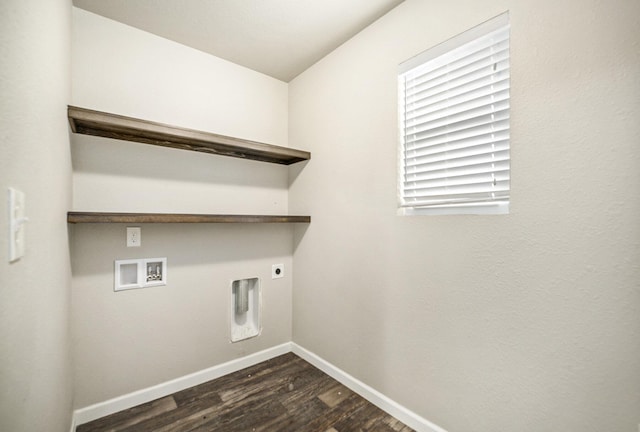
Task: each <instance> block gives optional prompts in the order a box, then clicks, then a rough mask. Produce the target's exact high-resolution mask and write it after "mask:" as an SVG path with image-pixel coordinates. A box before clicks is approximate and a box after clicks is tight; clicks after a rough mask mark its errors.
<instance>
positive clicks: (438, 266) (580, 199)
mask: <svg viewBox="0 0 640 432" xmlns="http://www.w3.org/2000/svg"><path fill="white" fill-rule="evenodd" d="M505 10H509V11H510V14H511V24H512V28H511V55H512V57H511V58H512V60H511V67H512V81H511V84H512V93H511V102H512V105H511V106H512V109H511V115H512V122H511V126H512V195H511V214H509V215H506V216H432V217H400V216H396V145H397V144H396V142H397V129H396V125H397V121H396V67H397V65H398V64H399V63H401V62H403V61H404V60H406V59H408V58H410V57H412V56H414V55H416V54H418V53H420V52H421V51H423V50H425V49H427V48H429V47H431V46H434V45H436V44H438V43H439V42H442V41H444V40H446V39H448V38H450V37H452V36H454V35H456V34H458V33H460V32H462V31H464V30H466V29H468V28H470V27H472V26H474V25H476V24H478V23H481V22H483V21H485V20H487V19H489V18H491V17H493V16H495V15H498V14H500V13H501V12H504V11H505ZM639 17H640V3H639V2H637V1H622V0H621V1H613V2H597V1H586V2H584V1H560V2H558V1H555V2H552V1H543V2H540V1H507V0H502V1H497V0H491V1H484V2H476V1H465V0H453V1H448V2H431V1H423V0H407V1H406V2H405V3H403V4H402V5H400V6H399V7H398V8H396V9H395V10H393V11H392V12H390V13H389V14H388V15H386V16H385V17H383V18H382V19H380V20H379V21H378V22H376V23H375V24H373V25H372V26H370V27H369V28H368V29H366V30H365V31H363V32H362V33H360V34H359V35H357V36H356V37H354V38H353V39H352V40H350V41H349V42H347V43H346V44H344V45H343V46H342V47H340V48H339V49H337V50H336V51H335V52H333V53H332V54H330V55H329V56H328V57H326V58H325V59H323V60H322V61H320V62H319V63H317V64H316V65H314V66H313V67H312V68H311V69H309V70H308V71H306V72H305V73H303V74H302V75H301V76H299V77H298V78H297V79H295V80H294V81H293V82H292V83H291V84H290V87H289V96H290V98H289V112H290V117H289V125H290V127H289V142H290V144H291V145H292V146H294V147H301V148H307V149H309V150H310V151H311V152H312V154H313V160H312V161H311V162H310V163H309V164H308V165H307V166H306V167H305V168H304V170H300V169H297V168H294V169H293V171H292V174H293V176H292V179H291V193H290V196H289V207H290V211H291V212H292V213H309V214H311V215H312V216H313V223H312V224H311V225H310V226H309V228H308V229H307V230H306V232H304V237H301V234H302V232H300V233H296V238H295V241H296V245H297V246H296V250H295V253H294V262H295V266H296V272H295V275H294V302H293V303H294V308H293V310H294V315H293V319H294V331H293V336H294V337H293V340H294V341H295V342H296V343H298V344H301V345H302V346H304V347H305V348H307V349H309V350H311V351H313V352H315V353H317V354H318V355H320V356H322V357H323V358H325V359H327V360H328V361H330V362H332V363H334V364H335V365H337V366H339V367H341V368H343V369H344V370H346V371H347V372H349V373H351V374H352V375H354V376H356V377H357V378H359V379H361V380H363V381H364V382H366V383H367V384H369V385H371V386H372V387H374V388H375V389H377V390H379V391H381V392H382V393H384V394H386V395H387V396H389V397H391V398H392V399H394V400H396V401H398V402H400V403H401V404H403V405H405V406H407V407H408V408H410V409H412V410H414V411H415V412H417V413H419V414H420V415H422V416H423V417H425V418H427V419H429V420H430V421H432V422H435V423H436V424H439V425H440V426H442V427H444V428H445V429H447V430H449V431H450V432H462V431H476V432H489V431H519V432H528V431H531V432H533V431H594V432H595V431H604V430H608V431H636V430H637V428H638V423H640V411H639V410H638V407H639V406H640V368H638V365H639V364H640V268H639V265H640V264H639V263H640V247H639V246H640V225H639V224H638V215H639V214H640V194H638V185H639V184H640V170H639V169H638V166H639V163H640V147H639V146H638V143H639V142H640V121H639V118H638V117H639V113H640V81H639V80H638V76H639V75H640V49H639V47H640V33H639V32H638V28H640V18H639Z"/></svg>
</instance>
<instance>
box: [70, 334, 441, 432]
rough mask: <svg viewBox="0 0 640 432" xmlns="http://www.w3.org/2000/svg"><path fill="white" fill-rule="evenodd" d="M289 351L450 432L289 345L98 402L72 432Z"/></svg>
mask: <svg viewBox="0 0 640 432" xmlns="http://www.w3.org/2000/svg"><path fill="white" fill-rule="evenodd" d="M288 352H293V353H294V354H296V355H297V356H299V357H301V358H302V359H304V360H306V361H308V362H309V363H311V364H312V365H313V366H315V367H317V368H318V369H320V370H321V371H323V372H324V373H326V374H327V375H329V376H330V377H332V378H333V379H335V380H337V381H339V382H340V383H341V384H343V385H344V386H345V387H347V388H349V389H351V390H352V391H354V392H356V393H358V394H359V395H360V396H362V397H363V398H365V399H367V400H368V401H369V402H371V403H372V404H374V405H376V406H377V407H378V408H380V409H382V410H383V411H385V412H387V413H389V414H390V415H392V416H393V417H395V418H397V419H398V420H400V421H401V422H403V423H404V424H406V425H407V426H409V427H411V428H413V429H415V430H416V431H417V432H447V431H446V430H444V429H442V428H441V427H439V426H437V425H435V424H433V423H431V422H430V421H428V420H426V419H424V418H422V417H420V416H419V415H417V414H416V413H414V412H413V411H411V410H409V409H407V408H405V407H403V406H402V405H400V404H398V403H396V402H394V401H393V400H391V399H389V398H388V397H386V396H385V395H383V394H382V393H380V392H379V391H377V390H375V389H373V388H371V387H369V386H368V385H366V384H365V383H363V382H362V381H359V380H358V379H356V378H354V377H353V376H351V375H349V374H348V373H346V372H345V371H343V370H341V369H339V368H337V367H336V366H334V365H332V364H331V363H329V362H327V361H326V360H324V359H322V358H320V357H318V356H317V355H316V354H314V353H312V352H311V351H308V350H306V349H305V348H303V347H301V346H300V345H298V344H296V343H293V342H288V343H284V344H282V345H278V346H275V347H272V348H269V349H266V350H264V351H260V352H257V353H254V354H251V355H248V356H246V357H242V358H239V359H236V360H232V361H229V362H227V363H223V364H220V365H217V366H213V367H211V368H208V369H204V370H201V371H199V372H195V373H192V374H189V375H185V376H183V377H180V378H176V379H174V380H171V381H167V382H165V383H162V384H158V385H155V386H153V387H149V388H146V389H142V390H138V391H135V392H133V393H129V394H126V395H123V396H120V397H117V398H113V399H109V400H107V401H104V402H100V403H97V404H95V405H91V406H88V407H85V408H80V409H77V410H75V411H74V413H73V419H72V422H71V432H75V428H76V425H81V424H84V423H88V422H90V421H93V420H96V419H99V418H101V417H104V416H107V415H109V414H113V413H116V412H118V411H122V410H125V409H129V408H133V407H134V406H137V405H140V404H143V403H147V402H151V401H152V400H155V399H159V398H162V397H165V396H168V395H170V394H172V393H175V392H178V391H180V390H184V389H187V388H189V387H193V386H196V385H198V384H202V383H205V382H207V381H210V380H213V379H216V378H220V377H221V376H224V375H228V374H230V373H233V372H237V371H239V370H241V369H244V368H247V367H249V366H253V365H255V364H258V363H261V362H263V361H266V360H270V359H272V358H274V357H277V356H279V355H282V354H286V353H288Z"/></svg>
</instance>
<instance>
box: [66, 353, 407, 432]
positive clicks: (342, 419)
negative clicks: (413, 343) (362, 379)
mask: <svg viewBox="0 0 640 432" xmlns="http://www.w3.org/2000/svg"><path fill="white" fill-rule="evenodd" d="M76 431H77V432H106V431H109V432H134V431H135V432H143V431H144V432H146V431H153V432H205V431H206V432H211V431H220V432H272V431H273V432H277V431H282V432H298V431H300V432H412V431H413V429H411V428H409V427H408V426H406V425H404V424H403V423H401V422H400V421H398V420H397V419H395V418H393V417H391V416H389V415H388V414H387V413H385V412H384V411H382V410H381V409H379V408H377V407H376V406H374V405H372V404H371V403H369V402H368V401H366V400H365V399H364V398H362V397H361V396H359V395H357V394H355V393H354V392H352V391H351V390H349V389H348V388H346V387H344V386H343V385H342V384H340V383H339V382H337V381H336V380H334V379H333V378H331V377H329V376H328V375H326V374H325V373H324V372H322V371H320V370H319V369H317V368H315V367H313V366H312V365H311V364H309V363H307V362H306V361H304V360H302V359H301V358H300V357H298V356H296V355H295V354H292V353H288V354H284V355H281V356H279V357H276V358H274V359H271V360H268V361H266V362H263V363H260V364H258V365H255V366H252V367H249V368H246V369H243V370H241V371H238V372H235V373H232V374H229V375H226V376H224V377H221V378H218V379H215V380H213V381H209V382H206V383H204V384H201V385H198V386H195V387H191V388H188V389H186V390H182V391H180V392H177V393H174V394H173V395H171V396H167V397H164V398H162V399H158V400H155V401H152V402H149V403H146V404H143V405H139V406H137V407H134V408H131V409H128V410H125V411H121V412H118V413H115V414H112V415H110V416H107V417H103V418H101V419H98V420H95V421H92V422H90V423H86V424H83V425H80V426H78V427H77V429H76Z"/></svg>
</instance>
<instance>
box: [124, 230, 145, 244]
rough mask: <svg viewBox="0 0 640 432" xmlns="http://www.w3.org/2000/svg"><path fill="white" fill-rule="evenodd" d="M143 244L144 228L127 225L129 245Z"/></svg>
mask: <svg viewBox="0 0 640 432" xmlns="http://www.w3.org/2000/svg"><path fill="white" fill-rule="evenodd" d="M141 245H142V230H141V229H140V227H127V247H140V246H141Z"/></svg>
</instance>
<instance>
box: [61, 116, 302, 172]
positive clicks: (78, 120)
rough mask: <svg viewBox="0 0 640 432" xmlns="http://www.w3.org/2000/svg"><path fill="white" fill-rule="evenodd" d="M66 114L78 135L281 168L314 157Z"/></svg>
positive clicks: (119, 119)
mask: <svg viewBox="0 0 640 432" xmlns="http://www.w3.org/2000/svg"><path fill="white" fill-rule="evenodd" d="M67 112H68V116H69V124H70V125H71V130H72V131H73V132H75V133H79V134H85V135H93V136H99V137H105V138H114V139H119V140H125V141H133V142H139V143H144V144H152V145H157V146H162V147H172V148H177V149H182V150H190V151H197V152H203V153H209V154H215V155H222V156H231V157H236V158H242V159H252V160H257V161H262V162H270V163H277V164H282V165H291V164H294V163H296V162H301V161H304V160H308V159H311V153H309V152H306V151H302V150H296V149H292V148H288V147H280V146H275V145H271V144H264V143H260V142H256V141H249V140H244V139H240V138H233V137H228V136H224V135H217V134H214V133H209V132H201V131H197V130H193V129H186V128H181V127H177V126H170V125H166V124H162V123H156V122H151V121H147V120H140V119H136V118H132V117H125V116H121V115H117V114H110V113H105V112H101V111H94V110H90V109H86V108H78V107H74V106H69V107H68V110H67Z"/></svg>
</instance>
